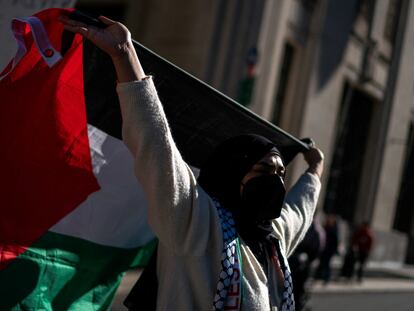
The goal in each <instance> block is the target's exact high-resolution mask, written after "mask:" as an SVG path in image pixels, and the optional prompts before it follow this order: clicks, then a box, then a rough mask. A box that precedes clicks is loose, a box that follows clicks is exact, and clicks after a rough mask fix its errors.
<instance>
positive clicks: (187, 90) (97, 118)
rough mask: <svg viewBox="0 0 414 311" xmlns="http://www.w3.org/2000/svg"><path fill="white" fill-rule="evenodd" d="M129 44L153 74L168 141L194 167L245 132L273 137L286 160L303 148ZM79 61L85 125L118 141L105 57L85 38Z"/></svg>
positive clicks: (112, 74)
mask: <svg viewBox="0 0 414 311" xmlns="http://www.w3.org/2000/svg"><path fill="white" fill-rule="evenodd" d="M134 46H135V49H136V50H137V53H138V56H139V58H140V61H141V63H142V66H143V68H144V70H145V72H146V73H147V74H151V75H153V76H154V82H155V85H156V88H157V91H158V94H159V96H160V99H161V102H162V104H163V107H164V110H165V113H166V116H167V119H168V122H169V124H170V127H171V131H172V134H173V137H174V140H175V142H176V144H177V146H178V149H179V150H180V152H181V153H182V155H183V158H184V159H185V160H186V161H187V162H188V163H189V164H190V165H192V166H195V167H200V165H202V163H203V162H204V161H205V159H206V157H207V156H208V155H209V154H210V152H211V151H212V149H213V148H214V147H215V146H216V145H217V144H218V143H220V142H221V141H223V140H225V139H227V138H229V137H232V136H235V135H239V134H245V133H255V134H259V135H263V136H265V137H267V138H268V139H270V140H271V141H273V142H274V143H275V144H276V145H277V146H278V147H279V148H280V150H281V152H282V155H283V157H284V160H285V162H286V163H289V162H290V161H291V160H292V159H293V158H294V157H295V155H296V154H297V153H299V152H301V151H304V150H306V149H307V148H308V147H307V145H306V144H304V143H303V142H301V141H300V140H298V139H297V138H295V137H293V136H292V135H290V134H288V133H286V132H285V131H283V130H281V129H280V128H278V127H276V126H274V125H273V124H271V123H269V122H267V121H266V120H264V119H262V118H260V117H259V116H257V115H256V114H254V113H253V112H251V111H250V110H248V109H246V108H244V107H243V106H241V105H239V104H238V103H236V102H235V101H233V100H232V99H230V98H229V97H227V96H225V95H224V94H222V93H220V92H218V91H217V90H215V89H213V88H212V87H210V86H208V85H207V84H205V83H203V82H202V81H200V80H198V79H197V78H195V77H193V76H191V75H190V74H188V73H186V72H185V71H183V70H181V69H180V68H178V67H176V66H175V65H173V64H171V63H169V62H168V61H166V60H165V59H163V58H161V57H160V56H158V55H156V54H155V53H153V52H151V51H150V50H148V49H147V48H145V47H144V46H142V45H140V44H139V43H137V42H135V41H134ZM83 62H84V83H85V100H86V110H87V118H88V123H89V124H91V125H93V126H95V127H97V128H99V129H100V130H102V131H104V132H106V133H107V134H109V135H111V136H113V137H116V138H119V139H121V136H122V132H121V126H122V119H121V112H120V108H119V102H118V98H117V94H116V90H115V86H116V74H115V70H114V67H113V65H112V62H111V59H110V57H109V56H107V55H105V53H104V52H102V51H100V50H99V49H98V48H96V47H95V46H93V45H92V44H91V43H90V42H88V41H86V40H85V41H84V60H83Z"/></svg>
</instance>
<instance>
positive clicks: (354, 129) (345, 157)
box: [324, 83, 375, 222]
mask: <svg viewBox="0 0 414 311" xmlns="http://www.w3.org/2000/svg"><path fill="white" fill-rule="evenodd" d="M374 103H375V100H374V99H373V98H372V97H370V96H369V95H367V94H366V93H364V92H362V91H360V90H358V89H356V88H354V87H352V86H351V85H349V84H348V83H345V86H344V90H343V95H342V104H341V109H340V112H339V117H338V122H337V130H336V132H337V136H336V144H335V150H334V156H333V160H332V165H331V169H330V175H329V181H328V187H327V194H326V196H325V204H324V210H325V212H326V213H334V214H337V215H340V216H342V217H343V218H344V219H345V220H347V221H349V222H353V221H354V216H355V210H356V205H357V202H358V193H359V185H360V181H361V175H362V169H363V165H364V159H365V153H366V149H367V143H368V138H369V130H370V124H371V119H372V114H373V107H374Z"/></svg>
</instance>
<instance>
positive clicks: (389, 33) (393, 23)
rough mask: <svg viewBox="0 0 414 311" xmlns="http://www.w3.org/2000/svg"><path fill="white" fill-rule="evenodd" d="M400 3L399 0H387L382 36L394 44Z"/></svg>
mask: <svg viewBox="0 0 414 311" xmlns="http://www.w3.org/2000/svg"><path fill="white" fill-rule="evenodd" d="M401 4H402V1H401V0H389V2H388V11H387V17H386V20H385V28H384V38H385V39H386V40H387V41H388V42H390V43H391V44H394V41H395V37H396V35H397V29H398V20H399V16H400V11H401Z"/></svg>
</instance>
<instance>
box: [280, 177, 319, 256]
mask: <svg viewBox="0 0 414 311" xmlns="http://www.w3.org/2000/svg"><path fill="white" fill-rule="evenodd" d="M320 189H321V183H320V180H319V178H318V177H316V176H315V175H313V174H311V173H305V174H303V175H302V176H301V177H300V178H299V180H298V181H297V182H296V184H295V185H294V186H293V187H292V188H291V189H290V190H289V192H288V193H287V195H286V198H285V203H284V206H283V209H282V213H281V216H280V218H278V219H276V220H275V221H274V226H275V230H276V232H278V233H279V235H281V240H282V241H281V242H282V243H283V244H284V247H285V251H286V255H287V256H290V255H291V254H292V253H293V251H294V250H295V248H296V246H297V245H298V244H299V243H300V242H301V241H302V239H303V238H304V236H305V234H306V231H307V230H308V228H309V227H310V225H311V223H312V219H313V214H314V212H315V209H316V205H317V202H318V197H319V192H320Z"/></svg>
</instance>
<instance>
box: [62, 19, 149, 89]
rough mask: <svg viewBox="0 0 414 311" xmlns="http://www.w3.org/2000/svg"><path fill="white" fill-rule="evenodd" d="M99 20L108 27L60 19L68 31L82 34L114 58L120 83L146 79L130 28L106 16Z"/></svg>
mask: <svg viewBox="0 0 414 311" xmlns="http://www.w3.org/2000/svg"><path fill="white" fill-rule="evenodd" d="M99 20H100V21H101V22H103V23H104V24H105V25H106V26H107V27H106V28H97V27H95V26H91V25H86V24H84V23H82V22H79V21H75V20H73V19H70V18H69V17H67V16H64V15H62V16H61V17H60V21H61V22H62V23H63V25H64V28H65V29H66V30H69V31H72V32H75V33H79V34H81V35H82V36H83V37H85V38H86V39H88V40H90V41H91V42H92V43H93V44H95V45H96V46H97V47H98V48H100V49H101V50H103V51H104V52H106V53H107V54H108V55H109V56H110V57H111V58H112V61H113V63H114V65H115V69H116V72H117V76H118V81H119V82H129V81H134V80H142V79H143V78H145V73H144V70H143V69H142V67H141V64H140V62H139V60H138V56H137V54H136V52H135V49H134V46H133V44H132V40H131V33H130V32H129V30H128V28H126V27H125V26H124V25H123V24H121V23H119V22H115V21H113V20H111V19H109V18H107V17H104V16H100V17H99Z"/></svg>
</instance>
